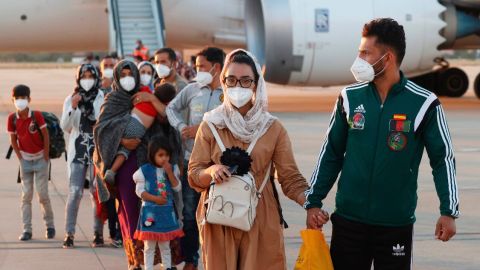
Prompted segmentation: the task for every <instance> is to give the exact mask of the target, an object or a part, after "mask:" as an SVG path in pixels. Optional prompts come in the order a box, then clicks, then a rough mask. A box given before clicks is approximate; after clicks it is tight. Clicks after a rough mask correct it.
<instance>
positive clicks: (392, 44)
mask: <svg viewBox="0 0 480 270" xmlns="http://www.w3.org/2000/svg"><path fill="white" fill-rule="evenodd" d="M362 37H376V38H377V41H376V42H377V43H378V44H381V45H385V46H387V47H389V48H391V49H392V50H393V51H394V53H395V54H396V56H397V64H398V65H399V66H400V65H401V64H402V61H403V57H405V47H406V44H405V31H404V30H403V26H401V25H400V24H398V22H397V21H395V20H394V19H391V18H379V19H375V20H372V21H370V22H368V23H366V24H365V25H364V26H363V30H362Z"/></svg>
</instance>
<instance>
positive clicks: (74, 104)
mask: <svg viewBox="0 0 480 270" xmlns="http://www.w3.org/2000/svg"><path fill="white" fill-rule="evenodd" d="M80 100H82V96H80V94H78V93H76V94H73V96H72V108H73V109H74V110H75V109H77V107H78V103H79V102H80Z"/></svg>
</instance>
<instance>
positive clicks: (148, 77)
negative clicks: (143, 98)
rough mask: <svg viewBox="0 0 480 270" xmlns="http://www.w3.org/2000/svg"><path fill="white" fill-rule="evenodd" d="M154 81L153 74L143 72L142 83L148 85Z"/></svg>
mask: <svg viewBox="0 0 480 270" xmlns="http://www.w3.org/2000/svg"><path fill="white" fill-rule="evenodd" d="M151 82H152V75H150V74H142V75H140V83H141V84H142V85H145V86H148V85H150V83H151Z"/></svg>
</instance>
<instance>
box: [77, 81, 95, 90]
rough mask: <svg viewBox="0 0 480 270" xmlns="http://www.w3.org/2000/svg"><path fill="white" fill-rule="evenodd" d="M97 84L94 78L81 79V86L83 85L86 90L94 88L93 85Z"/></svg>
mask: <svg viewBox="0 0 480 270" xmlns="http://www.w3.org/2000/svg"><path fill="white" fill-rule="evenodd" d="M94 84H95V80H94V79H81V80H80V86H81V87H82V89H83V90H85V91H87V92H88V91H90V89H92V87H93V85H94Z"/></svg>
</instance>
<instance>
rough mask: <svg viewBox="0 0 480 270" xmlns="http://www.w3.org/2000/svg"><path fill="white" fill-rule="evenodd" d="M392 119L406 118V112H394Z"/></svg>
mask: <svg viewBox="0 0 480 270" xmlns="http://www.w3.org/2000/svg"><path fill="white" fill-rule="evenodd" d="M393 120H407V115H406V114H394V115H393Z"/></svg>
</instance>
